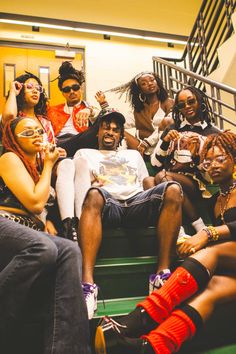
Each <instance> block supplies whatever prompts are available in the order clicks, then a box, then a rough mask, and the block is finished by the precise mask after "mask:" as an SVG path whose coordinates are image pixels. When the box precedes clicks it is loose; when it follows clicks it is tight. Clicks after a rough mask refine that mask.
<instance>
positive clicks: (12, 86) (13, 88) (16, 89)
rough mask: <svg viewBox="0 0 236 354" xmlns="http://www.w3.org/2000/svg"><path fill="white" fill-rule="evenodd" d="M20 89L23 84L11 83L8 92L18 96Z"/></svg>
mask: <svg viewBox="0 0 236 354" xmlns="http://www.w3.org/2000/svg"><path fill="white" fill-rule="evenodd" d="M22 87H23V84H22V83H21V82H18V81H12V82H11V84H10V92H11V93H12V92H13V93H14V94H15V95H16V96H18V95H19V93H20V92H21V90H22Z"/></svg>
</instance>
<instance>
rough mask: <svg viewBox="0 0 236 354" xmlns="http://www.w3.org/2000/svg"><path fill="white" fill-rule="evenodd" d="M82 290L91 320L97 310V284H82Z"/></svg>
mask: <svg viewBox="0 0 236 354" xmlns="http://www.w3.org/2000/svg"><path fill="white" fill-rule="evenodd" d="M82 289H83V293H84V298H85V302H86V306H87V310H88V319H89V320H91V319H92V318H93V315H94V312H95V311H96V310H97V296H98V287H97V285H96V284H90V283H82Z"/></svg>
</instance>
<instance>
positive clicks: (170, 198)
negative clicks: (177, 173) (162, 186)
mask: <svg viewBox="0 0 236 354" xmlns="http://www.w3.org/2000/svg"><path fill="white" fill-rule="evenodd" d="M165 201H166V202H168V203H171V204H175V205H176V204H182V202H183V192H182V188H181V186H180V185H179V184H178V183H172V184H169V185H168V186H167V188H166V192H165Z"/></svg>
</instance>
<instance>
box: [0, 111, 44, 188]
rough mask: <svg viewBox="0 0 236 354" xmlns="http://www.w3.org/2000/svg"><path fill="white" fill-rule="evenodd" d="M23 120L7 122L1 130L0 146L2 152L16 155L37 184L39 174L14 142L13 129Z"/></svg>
mask: <svg viewBox="0 0 236 354" xmlns="http://www.w3.org/2000/svg"><path fill="white" fill-rule="evenodd" d="M23 119H25V118H21V117H19V118H16V119H13V120H9V121H8V122H7V123H6V124H5V125H4V128H3V135H2V145H3V148H4V151H5V152H6V151H8V152H9V151H11V152H14V154H16V155H17V156H18V157H19V158H20V159H21V161H22V162H23V164H24V165H25V167H26V169H27V171H28V172H29V174H30V176H31V177H32V178H33V180H34V182H35V183H37V182H38V180H39V172H38V169H37V167H36V166H35V165H34V164H32V163H31V161H30V160H29V159H28V157H27V155H26V154H25V152H24V151H23V150H22V149H21V147H20V145H19V144H18V142H17V141H16V138H15V134H14V132H15V128H16V126H17V124H18V123H19V122H20V121H21V120H23Z"/></svg>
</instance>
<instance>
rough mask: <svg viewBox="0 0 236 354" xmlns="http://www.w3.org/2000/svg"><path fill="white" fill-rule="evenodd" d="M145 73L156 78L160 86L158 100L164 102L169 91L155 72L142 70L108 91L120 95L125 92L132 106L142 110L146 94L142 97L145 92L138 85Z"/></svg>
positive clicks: (139, 110)
mask: <svg viewBox="0 0 236 354" xmlns="http://www.w3.org/2000/svg"><path fill="white" fill-rule="evenodd" d="M145 74H146V75H152V76H153V77H154V78H155V80H156V82H157V85H158V87H159V90H158V92H156V95H157V98H158V100H160V102H161V103H162V102H164V101H165V100H166V99H167V98H168V92H167V90H166V89H165V88H164V84H163V81H162V80H161V78H160V77H159V75H157V74H156V73H154V72H142V73H140V74H138V75H136V76H135V77H134V78H133V79H132V80H130V81H129V82H127V83H126V84H123V85H121V86H118V87H115V88H113V89H110V90H107V91H110V92H115V93H119V94H120V97H121V96H122V95H123V94H124V93H126V101H129V102H130V104H131V106H132V107H133V109H134V110H135V111H136V112H141V111H142V110H143V109H144V101H145V96H144V100H143V99H142V100H141V99H140V95H143V92H142V90H141V88H140V87H139V85H138V79H139V78H140V77H142V76H144V75H145Z"/></svg>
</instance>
